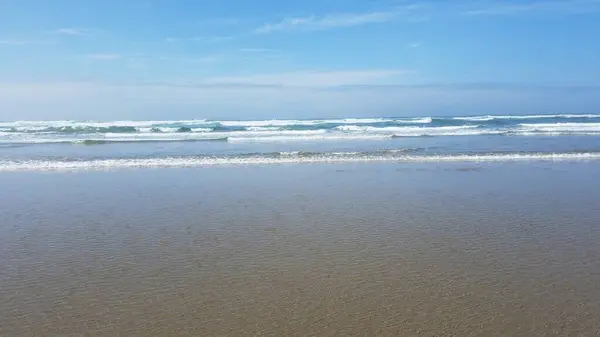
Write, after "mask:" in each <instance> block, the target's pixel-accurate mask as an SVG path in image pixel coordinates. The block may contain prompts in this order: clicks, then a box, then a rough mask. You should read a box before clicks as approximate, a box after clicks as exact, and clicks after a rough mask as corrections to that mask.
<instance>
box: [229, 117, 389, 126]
mask: <svg viewBox="0 0 600 337" xmlns="http://www.w3.org/2000/svg"><path fill="white" fill-rule="evenodd" d="M392 121H394V120H393V119H386V118H345V119H315V120H292V119H290V120H286V119H272V120H263V121H217V122H218V123H219V124H221V125H223V126H246V127H268V126H294V125H305V126H310V125H318V124H373V123H384V122H392Z"/></svg>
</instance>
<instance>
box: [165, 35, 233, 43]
mask: <svg viewBox="0 0 600 337" xmlns="http://www.w3.org/2000/svg"><path fill="white" fill-rule="evenodd" d="M233 39H234V37H233V36H192V37H166V38H165V42H167V43H179V42H196V43H220V42H225V41H231V40H233Z"/></svg>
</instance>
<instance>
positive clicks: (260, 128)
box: [246, 126, 282, 131]
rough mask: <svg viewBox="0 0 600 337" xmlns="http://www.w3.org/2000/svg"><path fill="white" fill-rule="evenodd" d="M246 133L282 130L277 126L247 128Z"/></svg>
mask: <svg viewBox="0 0 600 337" xmlns="http://www.w3.org/2000/svg"><path fill="white" fill-rule="evenodd" d="M246 130H248V131H281V130H282V128H281V127H278V126H249V127H247V128H246Z"/></svg>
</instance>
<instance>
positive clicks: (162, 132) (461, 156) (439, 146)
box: [0, 114, 600, 171]
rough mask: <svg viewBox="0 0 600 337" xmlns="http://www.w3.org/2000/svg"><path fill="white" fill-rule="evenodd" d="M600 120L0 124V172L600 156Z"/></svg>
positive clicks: (517, 118) (479, 118)
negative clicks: (599, 143)
mask: <svg viewBox="0 0 600 337" xmlns="http://www.w3.org/2000/svg"><path fill="white" fill-rule="evenodd" d="M599 140H600V115H598V114H569V115H567V114H560V115H522V116H513V115H506V116H487V115H482V116H458V117H414V118H409V117H403V118H394V117H387V118H346V119H343V118H342V119H321V120H260V121H259V120H254V121H211V120H185V121H103V122H101V121H15V122H0V171H20V170H56V169H110V168H128V167H189V166H213V165H228V164H236V165H252V164H278V163H279V164H289V163H321V162H327V163H329V162H331V163H334V162H375V161H377V162H381V161H401V162H437V161H471V162H472V161H477V162H478V161H515V160H518V161H523V160H596V159H600V148H599V147H598V141H599Z"/></svg>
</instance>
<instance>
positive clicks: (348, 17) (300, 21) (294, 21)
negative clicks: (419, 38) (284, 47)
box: [254, 11, 398, 34]
mask: <svg viewBox="0 0 600 337" xmlns="http://www.w3.org/2000/svg"><path fill="white" fill-rule="evenodd" d="M397 15H398V12H396V11H389V12H368V13H342V14H329V15H325V16H321V17H317V16H314V15H313V16H308V17H299V18H287V19H284V20H283V21H281V22H279V23H272V24H265V25H263V26H262V27H259V28H257V29H255V30H254V32H255V33H257V34H266V33H272V32H276V31H283V30H294V29H305V30H325V29H333V28H341V27H351V26H361V25H366V24H371V23H382V22H387V21H391V20H393V19H394V18H395V17H396V16H397Z"/></svg>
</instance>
